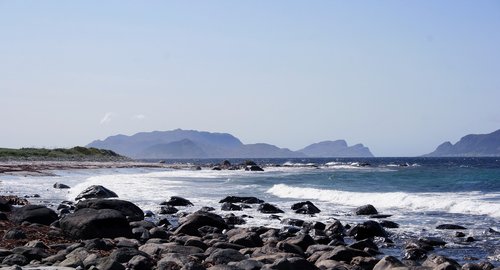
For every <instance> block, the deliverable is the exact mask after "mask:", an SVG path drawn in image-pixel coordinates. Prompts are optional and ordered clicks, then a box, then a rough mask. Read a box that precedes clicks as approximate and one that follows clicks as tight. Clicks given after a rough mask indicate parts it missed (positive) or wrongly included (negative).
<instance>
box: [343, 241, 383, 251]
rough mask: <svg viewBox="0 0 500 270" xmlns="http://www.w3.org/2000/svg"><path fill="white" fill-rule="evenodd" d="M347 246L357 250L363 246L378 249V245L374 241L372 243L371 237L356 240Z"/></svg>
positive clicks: (363, 247) (362, 248)
mask: <svg viewBox="0 0 500 270" xmlns="http://www.w3.org/2000/svg"><path fill="white" fill-rule="evenodd" d="M349 247H350V248H355V249H359V250H364V249H365V248H370V249H374V250H378V246H377V245H376V244H375V243H373V241H372V240H371V239H364V240H361V241H357V242H355V243H352V244H350V245H349Z"/></svg>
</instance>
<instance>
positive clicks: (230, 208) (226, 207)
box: [220, 202, 241, 211]
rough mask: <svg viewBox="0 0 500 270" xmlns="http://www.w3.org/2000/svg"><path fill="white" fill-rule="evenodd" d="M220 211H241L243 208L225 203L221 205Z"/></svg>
mask: <svg viewBox="0 0 500 270" xmlns="http://www.w3.org/2000/svg"><path fill="white" fill-rule="evenodd" d="M220 209H221V210H222V211H241V206H239V205H236V204H234V203H230V202H225V203H223V204H222V205H221V207H220Z"/></svg>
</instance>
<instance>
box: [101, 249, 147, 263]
mask: <svg viewBox="0 0 500 270" xmlns="http://www.w3.org/2000/svg"><path fill="white" fill-rule="evenodd" d="M137 255H141V256H144V257H149V255H148V254H147V253H145V252H142V251H139V250H137V249H135V248H130V247H122V248H118V249H115V250H113V252H112V253H111V254H110V255H109V258H111V259H112V260H115V261H117V262H119V263H126V262H128V261H129V260H130V259H132V258H133V257H134V256H137Z"/></svg>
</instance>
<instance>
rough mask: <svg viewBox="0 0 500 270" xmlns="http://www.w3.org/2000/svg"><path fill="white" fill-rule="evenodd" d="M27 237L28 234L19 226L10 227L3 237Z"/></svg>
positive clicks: (8, 238)
mask: <svg viewBox="0 0 500 270" xmlns="http://www.w3.org/2000/svg"><path fill="white" fill-rule="evenodd" d="M26 238H27V237H26V234H25V233H24V232H23V231H22V230H21V229H18V228H14V229H10V230H8V231H7V232H5V234H4V235H3V239H7V240H12V239H15V240H18V239H26Z"/></svg>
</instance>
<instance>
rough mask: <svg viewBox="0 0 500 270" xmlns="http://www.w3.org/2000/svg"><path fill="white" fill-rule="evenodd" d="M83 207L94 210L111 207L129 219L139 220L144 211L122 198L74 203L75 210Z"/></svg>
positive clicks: (142, 217)
mask: <svg viewBox="0 0 500 270" xmlns="http://www.w3.org/2000/svg"><path fill="white" fill-rule="evenodd" d="M85 208H92V209H96V210H101V209H113V210H116V211H119V212H120V213H122V214H123V215H124V216H125V217H126V218H127V220H129V221H139V220H143V219H144V212H142V210H141V209H140V208H139V207H138V206H137V205H135V204H133V203H131V202H129V201H124V200H117V199H111V200H105V199H90V200H85V201H80V202H78V203H77V204H76V211H79V210H80V209H85Z"/></svg>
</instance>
